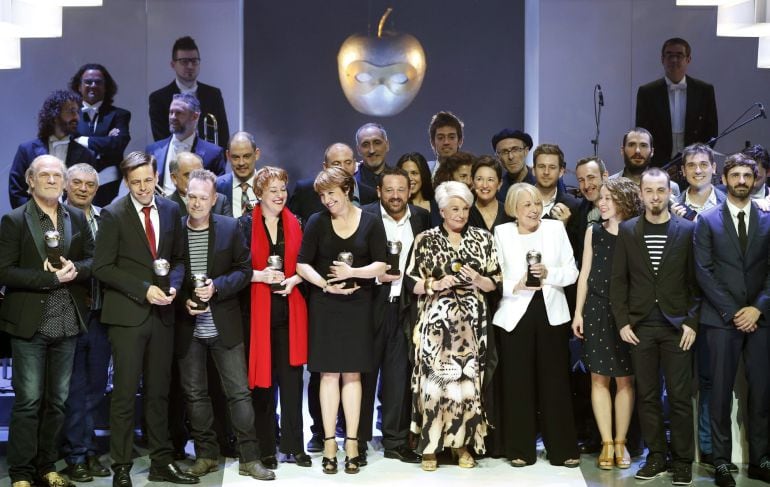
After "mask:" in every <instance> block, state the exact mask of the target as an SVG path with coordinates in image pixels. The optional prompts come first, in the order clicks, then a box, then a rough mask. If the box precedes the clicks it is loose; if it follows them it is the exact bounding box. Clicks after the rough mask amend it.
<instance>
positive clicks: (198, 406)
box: [179, 338, 275, 463]
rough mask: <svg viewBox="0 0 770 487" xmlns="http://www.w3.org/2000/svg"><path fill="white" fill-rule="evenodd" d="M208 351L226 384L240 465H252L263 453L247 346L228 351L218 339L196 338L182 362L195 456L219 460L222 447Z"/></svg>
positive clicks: (181, 371)
mask: <svg viewBox="0 0 770 487" xmlns="http://www.w3.org/2000/svg"><path fill="white" fill-rule="evenodd" d="M207 351H209V352H211V358H212V359H213V360H214V364H215V365H216V367H217V371H218V372H219V377H220V380H221V381H222V389H223V390H224V393H225V397H226V398H227V406H228V408H229V410H230V418H231V421H232V426H233V430H234V432H235V436H236V438H237V439H238V453H239V456H240V461H241V462H244V463H245V462H252V461H254V460H256V459H258V458H259V457H260V452H259V447H258V444H257V439H256V432H255V431H254V409H253V408H252V405H251V395H250V392H249V387H248V378H247V377H246V354H245V352H244V349H243V343H240V344H238V345H236V346H234V347H233V348H225V346H224V345H222V342H221V340H219V339H218V338H213V339H198V338H192V339H191V340H190V348H188V349H187V354H185V356H184V357H181V358H180V359H179V376H180V382H181V384H182V391H183V392H184V396H185V400H186V401H187V414H188V416H189V419H190V425H191V434H192V437H193V440H194V442H195V456H196V457H198V458H212V459H216V458H218V457H219V445H218V443H217V437H216V434H215V433H214V429H213V427H212V425H213V422H214V412H213V410H212V407H211V398H210V397H209V390H208V378H207V377H208V376H207V371H206V352H207ZM267 447H268V448H271V450H270V451H275V445H267Z"/></svg>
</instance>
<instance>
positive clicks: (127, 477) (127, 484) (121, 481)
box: [112, 465, 131, 487]
mask: <svg viewBox="0 0 770 487" xmlns="http://www.w3.org/2000/svg"><path fill="white" fill-rule="evenodd" d="M112 487H131V465H117V466H115V473H114V474H113V475H112Z"/></svg>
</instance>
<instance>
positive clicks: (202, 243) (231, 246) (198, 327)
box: [175, 169, 275, 480]
mask: <svg viewBox="0 0 770 487" xmlns="http://www.w3.org/2000/svg"><path fill="white" fill-rule="evenodd" d="M215 188H216V176H214V173H212V172H211V171H206V170H204V169H198V170H196V171H194V172H193V173H192V174H191V175H190V182H189V185H188V188H187V189H188V191H187V211H188V216H187V217H184V218H183V219H182V224H183V226H184V233H183V239H184V242H185V248H186V250H187V252H186V255H187V261H186V265H185V278H184V281H183V284H182V291H181V302H180V303H178V307H179V308H180V309H179V319H178V320H177V322H176V340H175V342H176V345H175V352H176V355H177V358H178V361H179V371H180V380H181V384H182V390H183V391H184V395H185V399H186V401H187V413H188V415H189V418H190V423H191V425H192V432H193V439H194V440H195V452H196V457H197V458H196V460H195V464H194V465H193V466H192V467H190V468H189V469H188V470H187V473H190V474H192V475H195V476H196V477H201V476H203V475H206V474H207V473H209V472H213V471H215V470H217V469H218V468H219V445H218V444H217V440H216V435H215V434H214V429H213V420H214V414H213V408H212V406H211V399H210V398H209V394H208V386H207V367H206V355H207V354H208V353H210V354H211V356H212V358H213V360H214V363H215V364H216V368H217V371H218V372H219V377H220V378H221V380H222V386H223V389H224V393H225V396H226V397H227V402H228V405H229V410H230V418H231V420H232V425H233V429H234V430H235V433H236V436H237V438H238V449H239V456H240V465H239V467H238V472H239V473H240V474H241V475H250V476H252V477H254V478H255V479H258V480H272V479H274V478H275V474H274V473H273V472H272V471H270V470H268V469H266V468H265V467H264V466H263V465H262V462H261V461H260V451H259V445H258V443H257V438H256V432H255V431H254V409H252V406H251V393H250V391H249V388H248V379H247V378H246V354H245V353H244V349H243V347H244V345H243V328H242V326H241V311H240V304H239V302H238V292H239V291H241V290H242V289H243V288H245V287H246V286H248V284H249V282H251V253H250V252H249V249H248V247H247V246H246V242H245V241H244V239H243V236H242V235H241V233H240V231H239V228H238V221H237V220H235V219H233V218H228V217H222V216H219V215H215V214H213V213H212V211H211V210H212V208H213V206H214V203H215V202H216V200H217V193H216V191H215ZM196 274H197V275H200V274H203V275H204V276H205V277H206V279H205V281H204V282H203V283H202V284H203V286H201V287H196V288H194V287H193V277H195V275H196ZM193 300H197V304H196V302H195V301H193ZM268 448H273V449H274V448H275V446H274V445H268Z"/></svg>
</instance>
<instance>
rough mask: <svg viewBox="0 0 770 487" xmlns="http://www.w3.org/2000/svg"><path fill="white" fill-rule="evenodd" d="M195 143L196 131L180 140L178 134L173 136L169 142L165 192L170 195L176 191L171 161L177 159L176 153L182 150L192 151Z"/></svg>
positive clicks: (164, 179) (164, 175)
mask: <svg viewBox="0 0 770 487" xmlns="http://www.w3.org/2000/svg"><path fill="white" fill-rule="evenodd" d="M193 144H195V132H193V133H192V135H190V136H189V137H187V138H186V139H184V140H179V139H178V138H177V135H176V134H174V135H172V136H171V143H170V144H168V152H166V167H165V168H164V170H163V194H165V195H170V194H172V193H173V192H174V191H176V185H174V181H173V180H172V179H171V169H170V168H171V161H174V160H176V155H177V154H179V153H180V152H190V151H191V150H192V146H193Z"/></svg>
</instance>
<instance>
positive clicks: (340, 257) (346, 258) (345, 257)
mask: <svg viewBox="0 0 770 487" xmlns="http://www.w3.org/2000/svg"><path fill="white" fill-rule="evenodd" d="M337 261H339V262H342V263H344V264H347V265H349V266H351V267H352V266H353V252H340V253H339V254H337ZM338 282H340V283H341V284H342V287H343V288H348V287H352V286H353V283H352V282H350V281H349V280H347V279H346V280H344V281H338Z"/></svg>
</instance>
